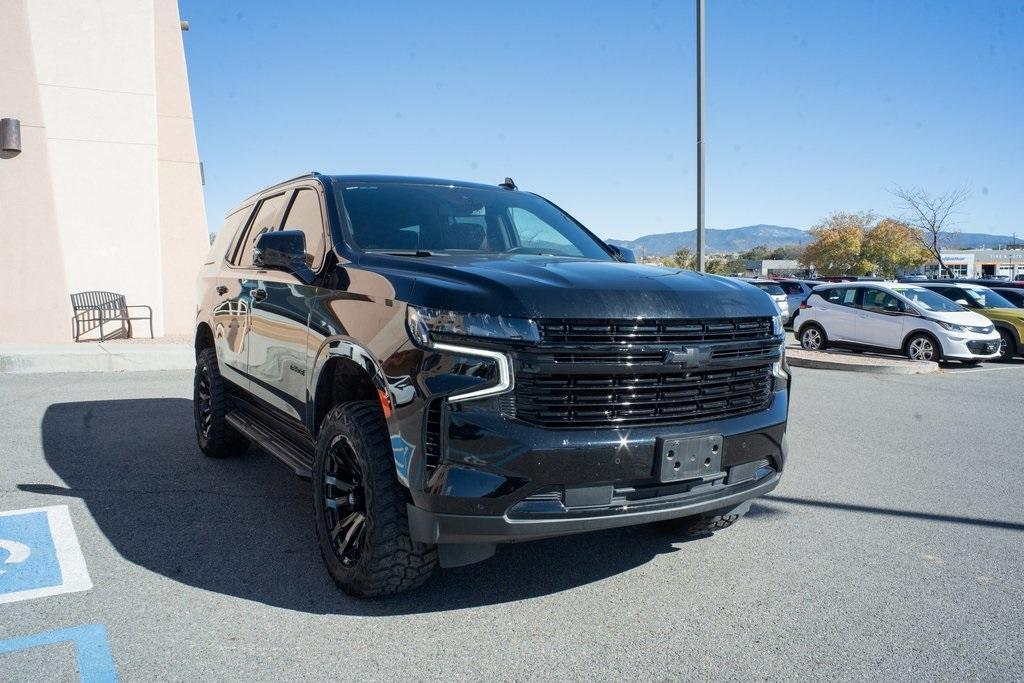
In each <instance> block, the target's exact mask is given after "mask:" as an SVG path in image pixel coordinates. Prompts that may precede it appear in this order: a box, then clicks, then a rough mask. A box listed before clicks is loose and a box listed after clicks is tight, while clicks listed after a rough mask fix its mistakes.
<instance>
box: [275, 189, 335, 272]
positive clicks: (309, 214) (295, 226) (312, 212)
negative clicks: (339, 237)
mask: <svg viewBox="0 0 1024 683" xmlns="http://www.w3.org/2000/svg"><path fill="white" fill-rule="evenodd" d="M282 229H283V230H301V231H302V232H303V234H304V235H305V236H306V262H307V263H309V267H310V268H312V269H313V270H319V269H320V264H322V263H323V262H324V246H325V239H324V222H323V215H322V214H321V213H320V197H319V196H318V194H317V192H316V190H311V189H301V190H299V191H298V192H296V193H295V198H294V199H293V200H292V205H291V208H289V209H288V216H287V217H286V218H285V219H284V226H283V227H282Z"/></svg>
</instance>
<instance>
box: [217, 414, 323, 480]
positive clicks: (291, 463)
mask: <svg viewBox="0 0 1024 683" xmlns="http://www.w3.org/2000/svg"><path fill="white" fill-rule="evenodd" d="M227 422H228V424H229V425H231V426H232V427H233V428H234V429H236V430H237V431H239V432H241V433H242V434H244V435H245V436H246V437H248V438H249V439H250V440H252V441H253V442H255V444H256V445H257V446H259V447H260V448H262V449H263V450H265V451H266V452H267V453H270V454H271V455H272V456H274V457H275V458H277V459H278V460H280V461H281V462H283V463H284V464H285V465H287V466H288V467H290V468H292V469H293V470H294V471H295V474H297V475H299V476H300V477H302V478H304V479H309V478H311V477H312V476H313V460H312V458H311V457H310V455H309V454H308V453H304V452H303V451H302V449H301V448H299V447H297V446H296V445H294V444H293V443H292V442H290V441H288V440H287V439H285V438H283V437H280V436H278V435H277V434H276V433H275V432H273V431H272V430H270V429H267V428H266V427H264V426H263V425H261V424H260V423H259V422H257V421H256V420H253V419H252V418H251V417H249V416H248V415H246V414H245V413H243V412H241V411H238V410H234V411H232V412H230V413H228V415H227Z"/></svg>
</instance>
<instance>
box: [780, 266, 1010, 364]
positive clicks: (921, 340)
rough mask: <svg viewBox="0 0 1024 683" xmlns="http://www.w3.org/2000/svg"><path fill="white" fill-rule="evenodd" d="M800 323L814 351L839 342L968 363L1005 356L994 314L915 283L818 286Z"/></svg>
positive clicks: (802, 334) (802, 338)
mask: <svg viewBox="0 0 1024 683" xmlns="http://www.w3.org/2000/svg"><path fill="white" fill-rule="evenodd" d="M797 325H798V326H799V327H798V328H797V330H796V336H797V339H798V340H799V341H800V346H801V347H803V348H804V349H807V350H809V351H817V350H821V349H824V348H826V347H827V346H836V347H845V348H851V349H854V350H872V351H885V352H890V353H899V354H903V355H906V356H907V357H908V358H911V359H913V360H932V361H938V360H943V359H956V360H960V361H964V362H966V363H977V362H979V361H983V360H993V359H995V358H997V357H998V356H999V333H998V332H996V329H995V327H994V326H993V325H992V322H991V321H990V320H989V319H988V318H986V317H984V316H982V315H979V314H977V313H972V312H971V311H968V310H967V309H965V308H963V307H962V306H959V305H957V304H955V303H953V302H952V301H950V300H949V299H947V298H946V297H944V296H941V295H940V294H938V293H937V292H933V291H931V290H928V289H925V288H924V287H918V286H917V285H915V284H914V283H909V282H908V283H902V282H900V283H896V282H842V283H836V284H834V285H822V286H820V287H815V288H814V292H813V293H812V294H811V296H810V297H808V299H807V301H806V302H804V304H803V305H802V306H801V307H800V316H799V319H798V321H797Z"/></svg>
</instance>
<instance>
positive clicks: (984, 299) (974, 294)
mask: <svg viewBox="0 0 1024 683" xmlns="http://www.w3.org/2000/svg"><path fill="white" fill-rule="evenodd" d="M963 292H964V294H966V295H967V300H968V301H970V302H971V305H972V306H975V307H977V308H1017V307H1016V306H1014V305H1013V304H1011V303H1010V302H1009V301H1007V300H1006V299H1004V298H1003V297H1001V296H999V295H998V294H996V293H995V292H993V291H992V290H991V289H989V288H988V287H971V288H966V287H965V288H964V290H963Z"/></svg>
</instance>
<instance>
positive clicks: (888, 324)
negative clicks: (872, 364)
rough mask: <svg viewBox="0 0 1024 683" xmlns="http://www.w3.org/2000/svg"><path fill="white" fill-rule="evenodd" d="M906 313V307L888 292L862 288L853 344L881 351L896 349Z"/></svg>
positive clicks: (901, 337) (899, 342)
mask: <svg viewBox="0 0 1024 683" xmlns="http://www.w3.org/2000/svg"><path fill="white" fill-rule="evenodd" d="M906 313H907V305H906V304H905V303H903V301H901V300H900V299H898V298H896V297H895V296H893V295H892V294H891V293H889V292H887V291H885V290H884V289H876V288H874V287H868V288H864V289H863V290H862V291H861V300H860V313H859V314H858V316H857V329H856V333H855V339H854V341H856V342H858V343H860V344H868V345H871V346H878V347H881V348H885V349H898V348H900V345H901V344H903V327H904V325H905V324H906V320H907V316H906Z"/></svg>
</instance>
